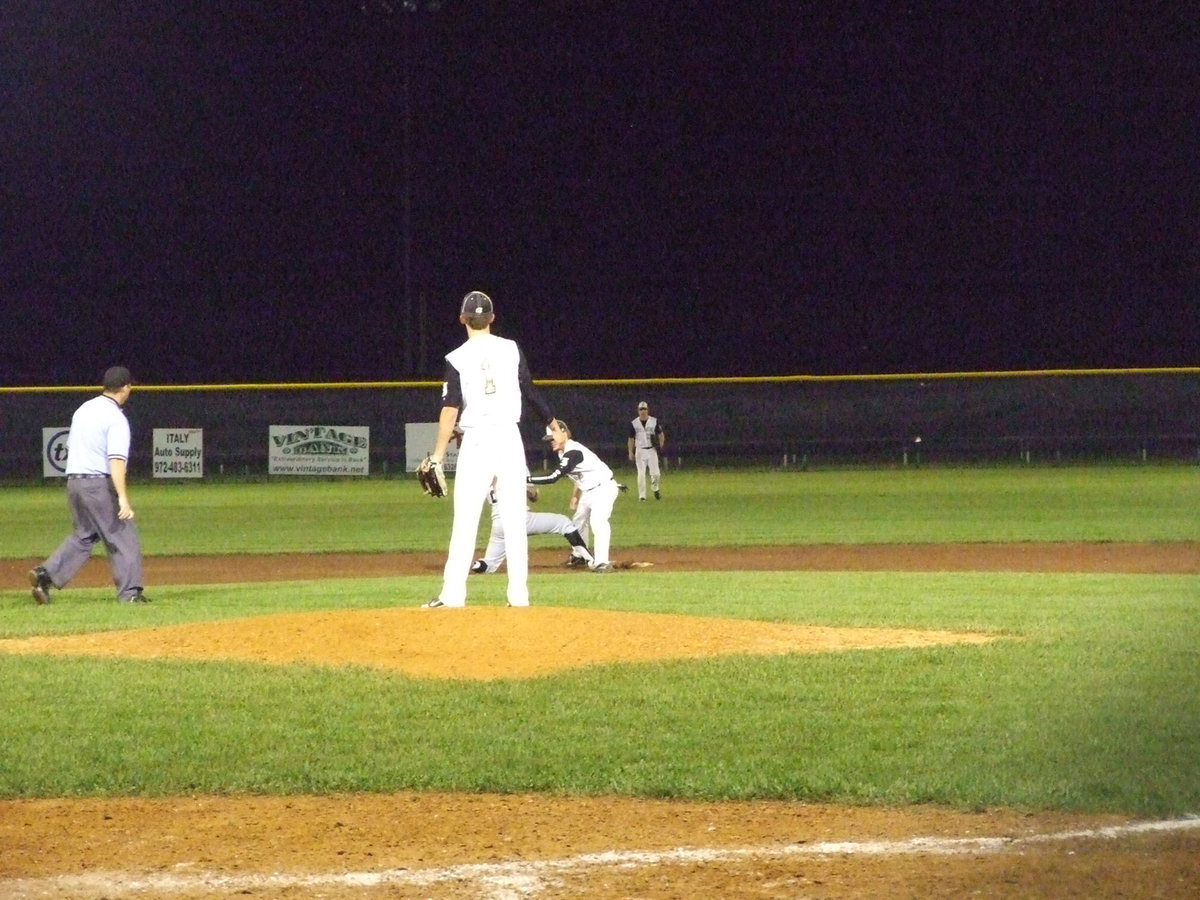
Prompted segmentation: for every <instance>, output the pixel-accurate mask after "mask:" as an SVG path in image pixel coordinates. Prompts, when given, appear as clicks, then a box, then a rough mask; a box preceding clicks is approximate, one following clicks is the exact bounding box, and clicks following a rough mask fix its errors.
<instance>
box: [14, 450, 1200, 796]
mask: <svg viewBox="0 0 1200 900" xmlns="http://www.w3.org/2000/svg"><path fill="white" fill-rule="evenodd" d="M1198 483H1200V472H1197V470H1196V469H1194V468H1182V467H1181V468H1178V469H1173V468H1167V469H1155V468H1128V469H1079V470H995V471H993V470H947V471H935V470H915V471H892V472H845V473H837V472H821V473H790V474H788V475H785V476H779V475H772V474H770V473H766V472H762V473H752V474H749V475H742V476H737V475H736V474H734V473H728V472H720V473H702V472H696V473H682V472H680V473H673V474H672V475H671V477H669V478H668V479H666V480H665V481H664V496H665V497H666V500H664V502H663V503H661V504H655V503H653V501H651V502H650V503H647V504H640V505H639V504H637V503H636V501H633V502H632V503H629V502H624V501H623V502H622V503H621V504H619V507H620V508H619V512H618V516H617V523H616V545H617V546H618V547H620V546H622V545H625V546H628V545H632V544H642V545H664V544H675V545H698V546H706V545H713V544H730V543H790V542H825V541H833V540H838V541H842V540H846V541H872V540H873V541H899V540H934V541H936V540H943V541H944V540H1197V539H1200V535H1198V533H1197V532H1198V524H1197V515H1196V510H1197V509H1200V505H1198V503H1197V501H1198V500H1200V489H1198ZM558 487H561V486H556V488H555V490H557V488H558ZM565 496H566V491H565V489H564V490H563V491H562V496H561V497H559V498H558V499H562V498H565ZM134 498H135V506H136V507H137V508H138V509H139V518H140V519H141V521H142V530H143V535H144V537H145V540H146V543H147V546H148V549H151V551H152V552H160V553H171V552H179V551H180V550H181V549H186V550H188V551H190V552H221V550H222V548H224V549H226V550H229V549H234V548H236V549H239V550H242V551H243V552H248V551H259V550H263V549H286V550H292V551H299V550H334V549H374V550H390V549H410V548H411V549H442V548H444V544H445V539H446V535H447V533H448V528H449V520H448V504H444V503H443V504H438V503H435V501H432V500H429V499H427V498H425V497H424V496H423V495H420V494H419V493H418V492H416V489H415V485H414V484H413V483H412V482H411V481H409V482H388V481H380V482H370V483H362V482H358V483H346V484H340V483H313V484H286V483H284V484H274V483H272V484H268V485H256V486H250V485H247V486H241V485H186V486H185V485H165V486H161V485H138V486H135V494H134ZM5 499H6V501H12V503H10V504H9V505H10V508H11V507H12V505H13V503H15V504H16V506H17V507H18V509H19V510H20V511H21V513H20V514H19V515H18V516H17V517H16V518H15V519H14V521H19V522H23V523H29V522H31V520H33V521H36V523H37V526H38V527H37V530H38V531H39V533H38V534H34V535H30V534H27V533H26V532H25V530H24V529H22V531H21V532H20V533H17V532H16V531H15V530H13V529H6V531H5V533H4V534H3V535H0V555H2V556H8V557H21V558H24V557H27V556H38V555H44V554H45V553H46V552H48V551H49V549H51V548H52V546H53V544H54V543H56V542H57V540H58V539H59V538H60V537H61V535H62V533H63V530H64V528H65V504H64V503H63V501H62V496H61V491H60V490H52V489H11V490H8V491H5ZM548 499H554V497H550V498H548ZM189 515H193V516H195V532H196V534H195V537H194V538H189V537H188V535H187V534H185V533H177V532H178V531H180V530H181V529H184V528H185V527H187V524H188V522H189V519H188V516H189ZM301 522H305V523H307V524H306V525H305V527H303V528H301V527H300V524H299V523H301ZM167 523H172V524H169V525H168V524H167ZM218 523H220V524H218ZM276 526H280V528H281V536H280V537H278V538H276V537H273V535H272V531H273V529H274V528H275V527H276ZM30 527H31V528H32V525H31V526H30ZM223 529H224V530H223ZM237 529H240V530H237ZM351 535H353V536H357V537H359V538H362V540H361V542H360V543H359V544H357V545H356V544H355V543H353V542H349V541H348V537H349V536H351ZM743 537H744V539H743ZM35 538H36V539H37V540H36V542H35V540H34V539H35ZM272 542H274V543H272ZM35 547H36V549H34V548H35ZM167 548H173V549H167ZM93 565H103V563H102V561H96V562H94V563H93ZM481 581H482V582H483V583H482V584H479V585H474V584H473V593H472V602H473V603H479V604H494V605H499V606H502V605H503V603H504V583H503V579H499V578H498V579H483V580H481ZM436 587H437V580H436V579H435V578H431V577H429V576H412V577H405V578H381V579H360V580H354V581H346V580H340V581H337V582H316V581H314V582H295V583H285V584H271V585H247V586H244V587H239V586H182V585H180V586H161V587H156V589H155V593H154V596H155V603H153V604H151V605H148V606H144V607H131V606H124V605H118V604H116V603H114V602H113V601H112V598H111V591H110V590H104V589H79V590H72V591H70V592H67V593H64V594H62V595H58V596H56V602H55V604H53V605H51V606H47V607H37V606H34V605H33V604H32V603H31V601H30V600H29V595H28V588H27V587H26V586H25V585H15V586H13V588H12V589H11V590H5V591H0V636H4V637H13V636H25V635H32V634H45V633H71V632H78V631H87V630H103V629H111V628H127V627H138V626H148V625H156V624H170V623H177V622H183V621H196V620H208V619H221V618H231V617H245V616H252V615H259V614H263V613H268V612H279V611H285V610H316V609H361V608H370V607H388V606H394V605H397V604H400V605H411V604H412V603H413V602H417V601H419V600H421V599H424V598H425V597H427V596H430V595H431V593H432V592H433V591H436ZM535 590H536V594H537V596H538V598H539V603H540V604H542V605H549V604H550V603H555V602H557V603H559V604H561V605H570V606H574V607H591V608H597V609H610V610H629V611H635V612H636V611H645V612H674V613H682V614H692V615H710V616H726V617H745V618H751V619H760V620H769V621H780V622H793V623H809V624H814V625H835V626H855V625H863V626H866V625H870V626H895V627H904V628H947V629H963V630H968V629H969V630H984V631H988V632H991V633H994V634H997V635H999V636H1002V638H1003V639H1002V640H998V641H996V642H994V643H992V644H987V645H981V646H947V647H938V648H928V649H921V650H875V651H852V652H842V653H827V654H818V655H801V654H796V655H789V656H781V657H765V658H760V657H727V658H721V659H714V660H701V661H686V662H669V663H658V664H636V665H635V664H623V665H615V666H603V667H597V668H594V669H585V670H579V671H574V672H570V673H566V674H559V675H553V676H546V677H541V678H534V679H526V680H511V681H501V682H496V683H488V684H461V683H446V682H438V681H428V680H420V679H414V678H409V677H406V676H403V675H400V674H397V673H394V672H381V671H374V670H370V669H366V668H360V667H350V666H343V667H336V668H322V667H317V666H299V665H297V666H286V667H278V666H266V665H254V664H248V663H225V662H184V661H180V662H171V661H139V660H115V661H114V660H108V661H104V660H89V659H81V658H62V657H48V656H40V657H16V656H7V655H4V654H0V705H2V708H3V709H4V711H5V719H4V725H3V741H2V742H0V796H8V797H40V796H63V795H68V796H69V795H110V794H111V795H123V794H145V795H161V794H176V793H183V792H217V793H221V792H231V791H250V792H261V793H297V792H328V791H388V790H395V789H400V788H439V789H458V790H496V791H527V790H536V791H551V792H565V793H585V794H592V793H622V794H632V795H644V796H667V797H688V798H707V799H721V798H750V797H770V798H795V799H803V800H813V801H817V800H821V801H840V802H851V803H869V804H907V803H915V802H931V803H939V804H946V805H949V806H953V807H958V808H968V809H973V808H983V807H991V806H1008V807H1019V808H1031V809H1065V810H1080V811H1096V812H1100V811H1105V812H1120V813H1128V814H1137V815H1186V814H1195V813H1200V615H1197V605H1198V603H1200V577H1197V576H1146V575H1031V574H975V573H962V574H946V573H941V574H927V573H806V572H771V573H752V572H724V573H705V574H704V575H703V576H702V577H701V576H696V575H692V574H689V573H665V572H662V573H660V572H652V571H644V572H624V573H618V574H616V575H614V576H611V577H609V578H586V577H579V576H576V575H572V574H567V573H563V574H558V573H554V574H538V575H536V576H535ZM552 598H559V599H558V600H554V599H552Z"/></svg>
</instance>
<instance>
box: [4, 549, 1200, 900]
mask: <svg viewBox="0 0 1200 900" xmlns="http://www.w3.org/2000/svg"><path fill="white" fill-rule="evenodd" d="M635 555H636V556H637V558H638V559H639V560H644V561H647V562H649V563H651V566H652V567H657V568H658V569H661V570H667V571H670V570H676V571H678V570H681V569H705V568H711V569H777V570H778V569H825V570H855V571H863V570H881V571H887V570H891V571H897V570H909V571H914V570H939V571H1004V570H1007V571H1012V570H1019V571H1074V572H1086V571H1114V572H1115V571H1135V572H1165V573H1187V574H1195V573H1197V572H1200V546H1198V545H1195V544H1170V545H1161V544H1158V545H1155V544H1145V545H1133V544H1097V545H1088V544H1072V545H994V544H987V545H957V546H951V547H945V546H939V547H926V548H921V547H896V546H882V547H866V548H864V547H846V548H839V547H833V546H828V547H818V548H811V547H809V548H770V549H766V548H764V549H762V550H756V549H753V548H739V549H737V550H735V551H730V552H728V553H722V552H717V551H686V552H677V551H672V550H646V551H644V552H641V553H637V554H635ZM561 556H562V554H561V553H558V552H555V553H553V554H551V553H549V552H548V551H535V552H534V554H533V557H532V562H533V566H534V570H535V573H536V571H537V570H538V569H543V570H544V569H547V568H550V567H553V566H555V565H556V563H557V562H559V561H561ZM443 561H444V557H443V556H441V555H440V554H404V555H397V556H387V555H374V556H356V555H328V556H322V555H317V556H305V557H282V558H281V557H260V558H246V557H239V558H223V559H220V558H202V557H189V558H182V559H162V558H150V559H148V560H147V576H148V577H147V580H148V581H149V582H150V585H151V587H148V592H150V593H152V586H153V585H166V584H200V583H211V582H217V583H221V582H228V583H240V582H248V581H262V580H285V579H286V580H293V579H305V578H317V577H366V576H372V577H373V576H381V575H389V574H391V575H395V574H415V573H421V574H430V573H436V572H438V571H440V567H441V564H442V562H443ZM30 564H32V563H30V562H29V561H20V562H12V561H10V562H6V563H0V572H3V574H4V577H5V581H6V583H9V584H15V583H20V582H22V581H23V579H24V572H25V570H26V569H28V567H29V565H30ZM492 577H495V576H492ZM501 577H502V576H501ZM578 577H580V578H591V577H597V576H594V575H592V574H591V573H587V572H580V573H578ZM603 577H609V578H622V579H630V580H636V579H639V578H642V577H644V576H643V575H642V574H641V572H640V571H639V570H637V569H631V570H626V571H623V572H617V573H615V574H613V575H610V576H603ZM106 582H107V566H106V564H105V563H104V561H103V560H102V559H97V560H94V561H93V562H92V564H91V565H90V566H89V567H87V569H85V571H84V573H82V574H81V576H80V578H79V579H77V581H76V584H75V585H73V586H99V585H103V584H105V583H106ZM68 596H69V595H67V594H56V595H55V598H56V601H57V600H60V598H61V602H66V599H65V598H66V597H68ZM404 602H405V604H406V606H405V608H398V609H389V610H360V611H353V612H341V613H303V614H298V615H273V616H263V617H256V618H254V619H246V620H236V621H229V622H205V623H198V624H193V625H186V626H168V627H158V628H147V629H138V630H132V631H124V632H108V633H102V634H95V635H71V636H64V637H55V638H33V639H22V640H17V641H3V642H0V647H2V649H3V652H37V653H73V654H118V655H127V656H136V657H186V658H205V659H214V658H224V659H243V660H257V661H260V662H263V663H268V664H275V663H287V662H296V661H303V662H309V663H315V664H332V665H341V664H347V663H352V664H360V665H368V666H386V667H389V668H396V669H399V670H401V671H403V672H404V673H406V674H409V675H413V676H415V677H427V678H525V677H531V676H537V675H542V674H546V673H550V672H554V671H558V670H561V669H564V668H571V667H576V666H581V665H599V664H607V663H612V662H620V661H629V662H639V661H652V660H657V659H668V658H669V659H679V658H687V657H700V656H709V655H713V654H719V653H743V654H751V653H797V652H826V651H834V650H843V649H861V648H873V647H878V648H887V647H911V646H927V645H930V644H934V643H945V642H963V641H970V642H979V641H983V640H989V639H991V638H990V637H989V636H987V635H978V634H960V633H952V632H934V631H894V630H888V629H840V628H807V627H802V626H793V625H778V624H772V623H763V622H745V621H735V620H724V619H702V620H701V619H694V618H690V617H686V616H665V615H647V614H631V613H615V612H598V611H584V610H576V609H568V608H550V607H546V608H538V607H536V606H535V607H533V608H530V609H520V610H514V609H506V608H497V607H485V606H480V607H468V608H467V609H462V610H421V609H416V608H411V606H409V605H408V604H410V603H413V602H419V598H405V601H404ZM535 604H536V593H535ZM36 609H37V608H36V607H33V606H32V601H31V614H36ZM47 752H48V753H53V752H54V749H53V748H47ZM318 752H319V751H318ZM797 765H803V760H797ZM232 895H239V896H253V897H258V898H272V900H274V898H298V897H305V898H307V897H326V898H335V900H340V898H348V897H356V898H366V897H372V898H375V897H380V898H382V897H388V898H409V897H413V898H416V897H430V898H455V900H458V898H487V900H523V898H539V900H549V898H560V897H594V898H610V897H644V898H668V897H679V898H691V897H756V898H758V897H781V898H782V897H829V898H843V897H961V896H979V897H1010V896H1021V897H1169V898H1174V897H1180V898H1182V897H1194V896H1200V820H1183V821H1176V822H1166V823H1137V822H1129V821H1128V820H1126V819H1124V818H1122V817H1117V816H1071V815H1067V814H1059V813H1035V814H1023V813H1021V812H1019V811H1012V810H993V811H980V812H971V813H964V812H957V811H951V810H944V809H939V808H920V807H918V808H904V809H877V808H862V809H857V808H845V807H832V806H820V805H813V804H804V803H790V802H775V801H772V802H746V803H721V804H713V803H693V802H671V801H658V800H638V799H630V798H623V797H598V798H588V797H585V798H575V797H554V796H546V795H536V796H526V795H518V796H493V795H457V794H438V793H424V792H422V793H410V792H405V793H401V794H395V795H351V796H334V797H251V796H234V797H208V796H204V797H180V798H162V799H153V798H150V799H147V798H120V799H108V800H101V799H85V800H71V799H54V800H33V801H22V800H0V897H4V898H13V900H18V898H34V897H37V898H66V897H71V898H118V897H154V898H157V897H174V898H189V900H190V898H199V897H224V896H232Z"/></svg>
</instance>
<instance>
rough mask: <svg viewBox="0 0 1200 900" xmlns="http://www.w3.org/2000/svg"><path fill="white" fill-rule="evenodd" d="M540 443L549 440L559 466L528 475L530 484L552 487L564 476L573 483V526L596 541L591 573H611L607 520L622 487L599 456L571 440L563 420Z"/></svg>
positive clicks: (610, 538) (593, 548) (609, 531)
mask: <svg viewBox="0 0 1200 900" xmlns="http://www.w3.org/2000/svg"><path fill="white" fill-rule="evenodd" d="M542 440H546V441H549V442H550V446H551V447H552V448H553V449H554V451H555V452H556V453H557V454H558V467H557V468H556V469H555V470H554V471H553V472H551V473H550V474H549V475H534V476H530V477H529V478H528V481H529V483H530V484H553V483H554V482H556V481H558V479H560V478H562V477H563V476H564V475H565V476H567V477H568V478H570V479H571V481H573V482H574V483H575V491H574V493H572V495H571V509H572V510H574V512H575V518H574V522H575V527H576V528H578V529H579V533H580V535H581V536H583V537H584V539H585V540H586V538H587V529H589V528H590V529H591V532H592V535H593V536H594V538H595V540H594V542H593V544H592V556H593V557H594V561H593V563H592V564H591V565H592V570H593V571H595V572H611V571H612V562H611V561H610V560H609V558H608V554H609V550H610V549H611V544H612V525H611V524H610V522H609V518H610V517H611V516H612V510H613V505H614V504H615V503H616V502H617V494H618V492H619V491H620V490H621V485H619V484H617V481H616V479H615V478H613V472H612V469H610V468H609V467H608V466H607V465H606V464H605V463H604V462H603V461H602V460H601V459H600V457H598V456H597V455H596V454H595V453H593V452H592V451H591V450H589V449H588V448H587V447H585V446H583V444H581V443H579V441H573V440H571V429H570V428H568V427H567V423H566V422H564V421H562V419H555V420H554V421H553V422H552V423H551V425H550V427H549V428H548V429H547V434H546V436H545V437H544V438H542ZM572 555H574V554H572Z"/></svg>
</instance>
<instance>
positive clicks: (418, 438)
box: [404, 422, 458, 472]
mask: <svg viewBox="0 0 1200 900" xmlns="http://www.w3.org/2000/svg"><path fill="white" fill-rule="evenodd" d="M437 431H438V423H437V422H405V423H404V471H406V472H415V471H417V467H418V466H420V465H421V460H423V459H424V458H425V456H426V455H427V454H429V453H431V452H432V451H433V445H434V444H436V443H437ZM457 465H458V442H457V441H451V442H450V446H449V447H447V448H446V456H445V458H444V459H443V460H442V469H443V470H445V471H447V472H453V471H454V469H455V467H456V466H457Z"/></svg>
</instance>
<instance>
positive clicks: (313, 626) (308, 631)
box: [0, 606, 994, 680]
mask: <svg viewBox="0 0 1200 900" xmlns="http://www.w3.org/2000/svg"><path fill="white" fill-rule="evenodd" d="M993 639H994V636H992V635H987V634H978V633H963V632H951V631H916V630H908V629H888V628H825V627H813V626H806V625H780V624H773V623H770V622H752V621H745V620H741V619H719V618H701V617H694V616H680V615H661V614H650V613H628V612H609V611H597V610H581V609H563V608H551V607H530V608H527V609H509V608H507V607H502V608H497V607H485V606H480V607H467V608H465V609H378V610H354V611H349V612H316V613H288V614H279V615H271V616H259V617H256V618H252V619H233V620H227V621H220V622H199V623H195V624H190V625H173V626H164V627H158V628H143V629H137V630H133V631H113V632H105V633H101V634H80V635H68V636H63V637H36V638H23V639H14V640H5V641H0V652H6V653H67V654H77V655H88V656H129V657H139V658H184V659H229V660H251V661H257V662H264V663H277V664H283V663H295V662H303V663H313V664H319V665H346V664H355V665H363V666H376V667H382V668H389V669H396V670H399V671H401V672H404V673H406V674H408V675H413V676H417V677H424V678H457V679H480V680H490V679H497V678H528V677H530V676H535V675H543V674H546V673H549V672H557V671H562V670H565V669H572V668H578V667H582V666H593V665H602V664H608V663H617V662H648V661H657V660H671V659H693V658H698V657H707V656H718V655H729V654H781V653H821V652H829V651H838V650H854V649H872V648H896V647H927V646H931V645H935V644H961V643H975V644H977V643H983V642H986V641H989V640H993Z"/></svg>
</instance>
